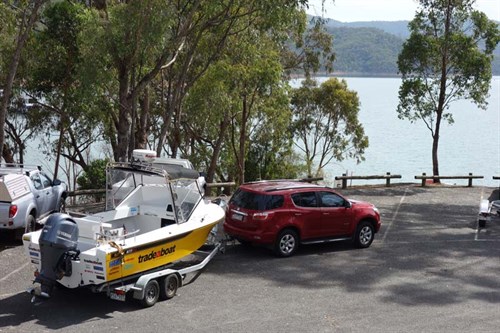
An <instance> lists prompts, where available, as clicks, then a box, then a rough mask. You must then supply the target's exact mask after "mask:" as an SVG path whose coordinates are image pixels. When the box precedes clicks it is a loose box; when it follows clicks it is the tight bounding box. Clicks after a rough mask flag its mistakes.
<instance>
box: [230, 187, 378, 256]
mask: <svg viewBox="0 0 500 333" xmlns="http://www.w3.org/2000/svg"><path fill="white" fill-rule="evenodd" d="M380 225H381V222H380V214H379V211H378V209H377V208H376V207H375V206H374V205H372V204H370V203H368V202H362V201H355V200H349V199H347V198H345V197H343V196H342V195H340V194H338V193H336V192H335V191H334V190H332V189H331V188H329V187H325V186H319V185H314V184H309V183H304V182H297V181H260V182H252V183H246V184H243V185H241V186H240V187H239V188H238V190H237V191H236V192H235V193H234V195H233V196H232V197H231V200H229V203H228V206H227V211H226V219H225V221H224V231H225V232H226V233H227V234H228V235H229V236H232V237H234V238H236V239H237V240H238V241H240V242H241V243H258V244H266V245H272V246H273V248H274V251H275V252H276V254H277V255H278V256H281V257H288V256H291V255H292V254H293V253H294V252H295V251H296V250H297V248H298V246H299V243H301V244H311V243H322V242H329V241H338V240H347V239H352V240H353V241H354V243H355V244H356V245H357V246H358V247H361V248H365V247H368V246H370V244H371V243H372V241H373V238H374V236H375V233H377V232H378V231H379V230H380Z"/></svg>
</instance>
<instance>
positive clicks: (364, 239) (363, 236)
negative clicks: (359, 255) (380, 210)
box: [354, 221, 375, 248]
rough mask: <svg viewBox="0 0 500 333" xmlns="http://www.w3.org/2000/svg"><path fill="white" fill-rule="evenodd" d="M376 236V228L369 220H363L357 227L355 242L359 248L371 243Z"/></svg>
mask: <svg viewBox="0 0 500 333" xmlns="http://www.w3.org/2000/svg"><path fill="white" fill-rule="evenodd" d="M374 237H375V228H374V227H373V224H371V223H370V222H368V221H361V222H360V223H359V224H358V227H357V228H356V234H355V235H354V244H355V245H356V246H357V247H359V248H366V247H369V246H370V245H371V243H372V242H373V238H374Z"/></svg>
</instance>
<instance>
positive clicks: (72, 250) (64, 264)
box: [34, 213, 80, 297]
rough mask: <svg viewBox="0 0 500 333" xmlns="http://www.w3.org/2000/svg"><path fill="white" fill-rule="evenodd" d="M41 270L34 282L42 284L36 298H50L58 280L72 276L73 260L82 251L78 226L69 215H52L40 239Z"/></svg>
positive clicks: (36, 291)
mask: <svg viewBox="0 0 500 333" xmlns="http://www.w3.org/2000/svg"><path fill="white" fill-rule="evenodd" d="M39 244H40V257H41V262H42V265H41V269H40V273H39V274H38V276H37V277H36V278H35V281H34V282H38V283H40V285H41V287H40V290H35V291H34V293H35V295H36V296H44V297H50V292H51V291H52V287H53V286H54V284H55V283H56V281H57V280H60V279H62V278H63V277H64V276H71V273H72V269H71V260H75V259H76V258H77V257H78V255H79V254H80V251H79V250H78V249H77V245H78V225H77V224H76V222H75V221H74V220H73V219H72V218H71V216H69V215H67V214H61V213H55V214H52V215H51V216H50V217H49V218H48V219H47V222H46V223H45V225H44V227H43V229H42V233H41V235H40V239H39Z"/></svg>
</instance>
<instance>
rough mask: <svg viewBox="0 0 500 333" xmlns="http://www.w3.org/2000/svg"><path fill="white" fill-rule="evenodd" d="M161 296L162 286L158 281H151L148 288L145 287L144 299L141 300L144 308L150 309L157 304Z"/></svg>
mask: <svg viewBox="0 0 500 333" xmlns="http://www.w3.org/2000/svg"><path fill="white" fill-rule="evenodd" d="M159 296H160V285H159V284H158V281H156V280H151V281H149V282H148V283H147V284H146V287H144V298H143V299H142V300H141V303H142V305H143V306H144V307H147V308H149V307H150V306H153V305H155V304H156V302H157V301H158V297H159Z"/></svg>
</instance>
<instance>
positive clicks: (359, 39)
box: [330, 28, 403, 74]
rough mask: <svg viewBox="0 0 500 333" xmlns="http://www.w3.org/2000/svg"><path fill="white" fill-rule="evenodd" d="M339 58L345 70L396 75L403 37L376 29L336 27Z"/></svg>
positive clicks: (340, 68) (340, 67)
mask: <svg viewBox="0 0 500 333" xmlns="http://www.w3.org/2000/svg"><path fill="white" fill-rule="evenodd" d="M330 32H331V33H332V35H333V36H334V47H335V53H336V61H335V63H334V69H335V71H337V72H343V73H371V74H394V73H396V72H397V65H396V62H397V56H398V53H399V52H400V50H401V46H402V44H403V40H402V39H401V38H399V37H397V36H394V35H391V34H388V33H385V32H383V31H382V30H379V29H375V28H333V29H331V30H330Z"/></svg>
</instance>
